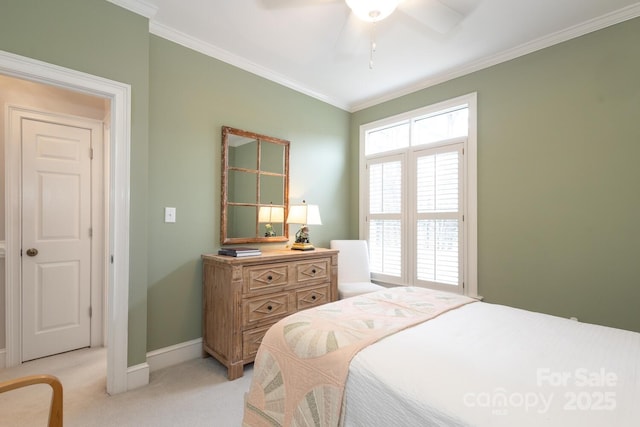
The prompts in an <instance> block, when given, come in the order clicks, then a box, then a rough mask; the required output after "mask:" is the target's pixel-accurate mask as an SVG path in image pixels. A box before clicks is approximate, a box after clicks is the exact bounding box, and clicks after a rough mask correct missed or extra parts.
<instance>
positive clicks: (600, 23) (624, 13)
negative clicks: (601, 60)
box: [348, 3, 640, 113]
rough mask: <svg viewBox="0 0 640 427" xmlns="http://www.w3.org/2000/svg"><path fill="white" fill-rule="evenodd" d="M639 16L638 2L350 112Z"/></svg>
mask: <svg viewBox="0 0 640 427" xmlns="http://www.w3.org/2000/svg"><path fill="white" fill-rule="evenodd" d="M639 16H640V3H636V4H633V5H631V6H627V7H624V8H622V9H619V10H617V11H615V12H611V13H608V14H606V15H602V16H600V17H598V18H594V19H591V20H589V21H586V22H583V23H581V24H577V25H574V26H573V27H569V28H566V29H564V30H561V31H558V32H556V33H553V34H549V35H547V36H544V37H540V38H538V39H536V40H533V41H531V42H528V43H524V44H521V45H520V46H517V47H514V48H512V49H507V50H505V51H502V52H499V53H497V54H495V55H491V56H487V57H484V58H481V59H479V60H477V61H473V62H470V63H468V64H466V65H464V66H461V67H457V68H456V69H455V70H450V71H448V72H445V73H442V74H439V75H437V76H434V77H433V78H430V79H427V80H423V81H421V82H420V83H418V84H416V85H411V86H407V87H405V88H403V89H400V90H398V91H394V92H390V93H387V94H385V95H383V96H380V97H375V98H371V99H369V100H367V101H364V102H361V103H356V104H352V105H350V107H349V110H348V111H349V112H351V113H354V112H356V111H360V110H363V109H365V108H369V107H373V106H374V105H378V104H381V103H383V102H387V101H391V100H393V99H396V98H399V97H401V96H405V95H408V94H410V93H413V92H417V91H419V90H422V89H426V88H428V87H431V86H435V85H437V84H440V83H444V82H446V81H449V80H453V79H455V78H458V77H462V76H465V75H468V74H471V73H474V72H476V71H480V70H483V69H485V68H489V67H492V66H494V65H498V64H500V63H502V62H506V61H510V60H512V59H515V58H518V57H520V56H524V55H527V54H529V53H532V52H535V51H538V50H542V49H545V48H548V47H551V46H553V45H556V44H559V43H563V42H565V41H568V40H571V39H574V38H577V37H580V36H584V35H586V34H589V33H592V32H594V31H598V30H601V29H603V28H606V27H610V26H612V25H615V24H619V23H621V22H624V21H628V20H630V19H634V18H637V17H639Z"/></svg>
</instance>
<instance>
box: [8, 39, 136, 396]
mask: <svg viewBox="0 0 640 427" xmlns="http://www.w3.org/2000/svg"><path fill="white" fill-rule="evenodd" d="M0 73H2V74H5V75H9V76H12V77H17V78H21V79H24V80H30V81H34V82H38V83H44V84H47V85H52V86H57V87H62V88H66V89H71V90H74V91H78V92H82V93H85V94H89V95H93V96H97V97H101V98H106V99H109V100H110V102H111V109H110V114H111V126H110V130H109V131H108V132H106V133H105V138H104V148H105V150H104V156H105V158H106V159H108V160H107V162H108V163H107V164H108V165H109V167H108V168H107V169H106V170H105V186H106V187H108V190H109V191H108V192H106V191H105V198H106V200H105V206H108V221H106V223H105V227H104V232H105V235H104V239H105V240H104V241H105V242H108V245H107V248H108V254H109V257H108V262H109V264H108V268H107V269H106V271H105V275H106V283H107V287H108V290H107V300H108V302H109V303H108V310H107V312H108V314H107V317H106V323H107V325H106V330H107V337H106V342H107V343H108V345H107V393H109V394H116V393H121V392H124V391H127V357H128V342H127V340H128V323H129V322H128V317H129V316H128V310H129V205H130V200H129V194H130V149H131V86H130V85H128V84H125V83H120V82H116V81H113V80H108V79H105V78H102V77H98V76H93V75H90V74H87V73H83V72H80V71H75V70H71V69H68V68H64V67H60V66H57V65H52V64H48V63H46V62H42V61H38V60H35V59H31V58H27V57H23V56H20V55H15V54H12V53H9V52H5V51H1V50H0ZM7 125H10V123H7ZM6 127H7V129H8V126H6ZM8 132H9V130H7V133H6V135H9V133H8ZM6 140H8V138H6ZM6 145H7V144H5V146H6ZM12 187H13V189H12ZM16 187H18V183H16V182H14V178H13V177H12V176H11V175H7V176H6V182H5V188H6V195H5V198H6V199H7V201H9V202H11V198H10V196H9V197H8V196H7V195H9V194H11V192H13V191H15V188H16ZM7 206H11V207H12V208H11V209H5V210H6V218H5V224H6V258H5V263H6V273H5V289H6V309H7V311H6V314H5V315H6V365H7V366H15V365H17V364H19V363H20V355H19V352H20V348H19V347H16V331H15V327H14V326H13V325H14V322H15V319H16V313H15V310H14V306H15V300H16V299H19V298H20V295H19V293H18V295H16V292H15V286H13V284H14V283H15V280H16V275H17V274H19V270H18V271H16V268H15V265H16V261H15V260H16V258H19V252H20V248H19V246H20V236H19V235H18V236H16V235H15V232H14V231H13V227H11V224H12V223H13V222H14V221H15V215H16V212H15V207H14V206H12V205H11V204H9V203H7ZM18 264H19V262H18ZM17 335H19V333H18V334H17Z"/></svg>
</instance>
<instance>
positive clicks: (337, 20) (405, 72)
mask: <svg viewBox="0 0 640 427" xmlns="http://www.w3.org/2000/svg"><path fill="white" fill-rule="evenodd" d="M108 1H110V2H112V3H115V4H118V5H120V6H123V7H125V8H127V9H129V10H132V11H134V12H137V13H140V14H142V15H144V16H147V17H149V18H150V32H151V33H153V34H156V35H158V36H161V37H164V38H166V39H169V40H172V41H174V42H177V43H180V44H182V45H184V46H187V47H189V48H192V49H195V50H197V51H200V52H202V53H205V54H207V55H210V56H212V57H215V58H218V59H220V60H222V61H225V62H228V63H230V64H233V65H235V66H238V67H240V68H243V69H245V70H247V71H250V72H252V73H255V74H258V75H260V76H263V77H266V78H268V79H270V80H273V81H276V82H278V83H280V84H283V85H285V86H288V87H290V88H293V89H295V90H298V91H300V92H303V93H305V94H308V95H311V96H313V97H316V98H318V99H321V100H323V101H326V102H328V103H330V104H332V105H335V106H337V107H339V108H342V109H345V110H347V111H357V110H359V109H362V108H365V107H368V106H371V105H374V104H376V103H379V102H382V101H385V100H388V99H392V98H395V97H397V96H400V95H403V94H406V93H410V92H413V91H415V90H418V89H422V88H425V87H428V86H431V85H433V84H437V83H440V82H442V81H445V80H448V79H451V78H454V77H458V76H461V75H464V74H467V73H469V72H472V71H476V70H479V69H482V68H485V67H487V66H491V65H494V64H497V63H499V62H503V61H506V60H509V59H512V58H515V57H518V56H521V55H523V54H526V53H529V52H532V51H534V50H538V49H541V48H544V47H547V46H550V45H553V44H556V43H559V42H562V41H565V40H568V39H571V38H574V37H577V36H580V35H583V34H586V33H588V32H591V31H595V30H598V29H600V28H603V27H606V26H609V25H613V24H616V23H619V22H622V21H625V20H627V19H631V18H635V17H638V16H640V2H638V1H631V0H403V1H402V3H401V5H400V7H399V9H398V10H396V11H395V12H394V13H393V14H392V15H391V16H390V17H388V18H387V19H385V20H384V21H381V22H379V23H377V24H376V25H375V39H376V43H377V49H376V51H375V53H374V56H373V69H370V68H369V56H370V39H371V24H367V23H364V22H362V21H359V20H358V19H357V18H355V17H354V16H353V15H352V14H351V12H350V9H349V8H348V6H347V5H346V4H345V2H344V0H108Z"/></svg>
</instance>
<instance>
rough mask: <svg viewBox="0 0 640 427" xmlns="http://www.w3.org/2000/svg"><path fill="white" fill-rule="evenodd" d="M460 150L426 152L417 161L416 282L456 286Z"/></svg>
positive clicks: (459, 229)
mask: <svg viewBox="0 0 640 427" xmlns="http://www.w3.org/2000/svg"><path fill="white" fill-rule="evenodd" d="M461 164H462V147H461V146H453V147H445V148H441V149H434V150H425V151H422V152H420V153H418V154H417V159H416V207H417V213H416V230H417V231H416V252H415V253H416V279H417V280H418V281H419V282H420V281H426V282H433V283H440V284H445V285H456V286H457V285H459V284H460V279H461V274H460V268H461V263H460V260H461V250H462V245H461V242H460V237H461V235H462V233H461V229H462V215H461V213H460V209H459V207H460V205H461V191H460V182H461V169H462V168H461Z"/></svg>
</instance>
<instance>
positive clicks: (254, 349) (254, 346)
mask: <svg viewBox="0 0 640 427" xmlns="http://www.w3.org/2000/svg"><path fill="white" fill-rule="evenodd" d="M270 327H271V326H265V327H263V328H256V329H251V330H249V331H246V332H244V333H243V334H242V358H243V359H244V361H245V363H246V362H248V361H249V360H253V359H255V357H256V353H258V347H260V343H261V342H262V338H264V334H266V333H267V331H268V330H269V328H270Z"/></svg>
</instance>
